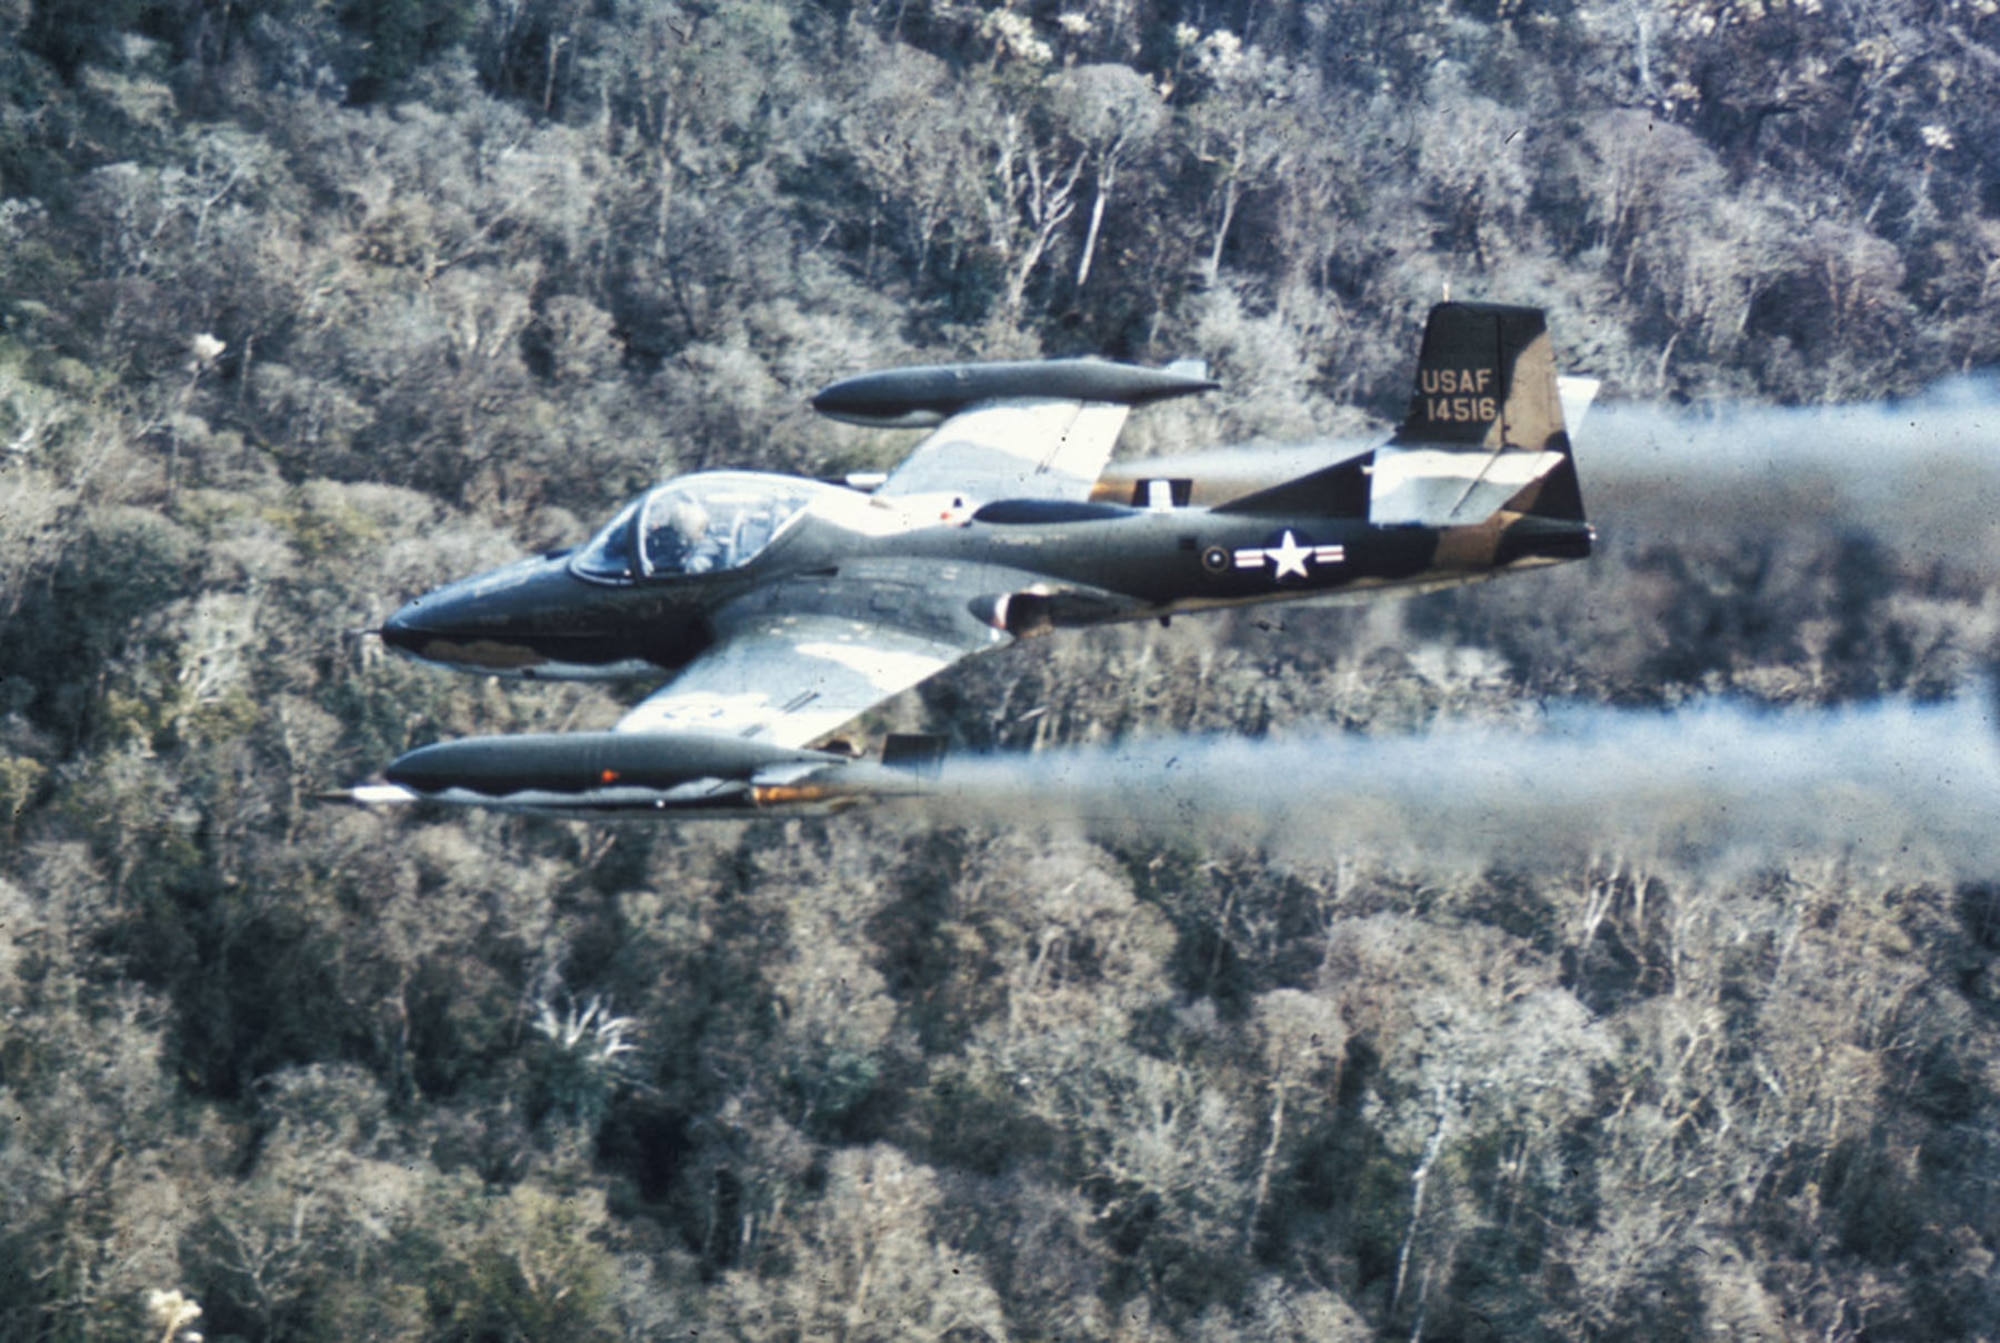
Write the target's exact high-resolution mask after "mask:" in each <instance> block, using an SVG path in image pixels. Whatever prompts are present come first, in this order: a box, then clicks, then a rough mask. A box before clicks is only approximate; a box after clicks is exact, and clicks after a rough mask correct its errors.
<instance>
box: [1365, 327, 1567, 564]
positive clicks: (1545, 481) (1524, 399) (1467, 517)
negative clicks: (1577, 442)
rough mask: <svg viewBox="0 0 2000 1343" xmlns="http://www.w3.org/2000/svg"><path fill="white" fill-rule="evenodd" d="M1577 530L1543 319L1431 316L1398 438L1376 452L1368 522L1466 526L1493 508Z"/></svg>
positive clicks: (1553, 364) (1564, 435)
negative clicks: (1555, 521) (1559, 522)
mask: <svg viewBox="0 0 2000 1343" xmlns="http://www.w3.org/2000/svg"><path fill="white" fill-rule="evenodd" d="M1503 508H1504V509H1507V510H1508V511H1511V512H1517V513H1531V514H1534V515H1536V516H1539V517H1546V518H1554V519H1559V520H1562V521H1567V522H1582V521H1583V495H1582V491H1581V489H1580V488H1579V487H1578V484H1577V479H1576V467H1575V464H1574V463H1573V462H1571V460H1570V452H1569V433H1568V431H1567V430H1566V429H1565V428H1564V425H1563V407H1562V397H1561V395H1560V393H1559V391H1558V389H1557V383H1556V360H1555V350H1554V348H1553V347H1552V346H1551V345H1550V343H1549V333H1548V324H1547V321H1546V319H1545V317H1544V316H1543V313H1542V310H1541V309H1540V308H1515V307H1507V306H1504V305H1501V304H1497V303H1440V304H1438V305H1437V306H1436V307H1434V308H1432V309H1431V314H1430V320H1429V322H1428V323H1426V324H1425V327H1424V343H1423V349H1422V352H1421V353H1420V354H1419V356H1418V359H1417V382H1416V388H1415V391H1414V392H1413V394H1412V395H1411V397H1410V411H1409V414H1408V415H1407V416H1405V417H1404V420H1403V425H1402V428H1400V429H1398V430H1397V431H1396V435H1395V437H1393V438H1391V439H1390V440H1389V442H1388V443H1387V444H1385V445H1384V446H1382V447H1381V448H1378V449H1376V452H1375V463H1374V470H1373V472H1372V477H1371V480H1370V485H1369V501H1368V518H1369V521H1370V522H1373V523H1375V524H1376V525H1377V526H1385V527H1394V526H1425V527H1451V526H1467V525H1471V524H1473V523H1478V522H1482V521H1484V520H1485V519H1486V518H1488V517H1490V516H1492V514H1493V513H1495V512H1496V511H1498V510H1500V509H1503Z"/></svg>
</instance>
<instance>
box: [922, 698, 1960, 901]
mask: <svg viewBox="0 0 2000 1343" xmlns="http://www.w3.org/2000/svg"><path fill="white" fill-rule="evenodd" d="M1994 727H1995V723H1994V712H1993V708H1992V705H1991V704H1990V703H1988V702H1986V701H1981V700H1974V699H1971V698H1962V699H1959V700H1956V701H1953V702H1950V703H1946V704H1939V705H1929V706H1920V705H1914V704H1911V703H1908V702H1904V701H1894V702H1888V703H1881V704H1876V705H1872V706H1867V707H1859V708H1851V709H1842V710H1836V711H1820V712H1810V711H1785V712H1760V711H1755V710H1752V709H1749V708H1746V707H1743V706H1740V705H1735V704H1729V703H1705V704H1701V705H1698V706H1695V707H1690V708H1683V709H1681V710H1678V711H1674V712H1637V711H1630V710H1617V709H1603V708H1584V707H1572V708H1562V709H1557V710H1554V711H1552V712H1549V713H1547V714H1546V715H1544V716H1542V717H1540V718H1538V719H1536V720H1533V721H1532V722H1531V723H1529V724H1527V725H1526V726H1525V727H1524V728H1522V729H1520V730H1503V729H1495V728H1469V727H1466V728H1445V729H1443V730H1438V731H1434V732H1431V733H1428V734H1425V735H1419V736H1409V737H1364V736H1358V735H1350V734H1325V735H1315V736H1299V737H1292V738H1289V739H1265V740H1250V739H1242V738H1209V737H1202V738H1189V737H1177V738H1167V739H1150V740H1143V741H1135V742H1128V743H1123V744H1119V745H1116V746H1106V747H1091V748H1075V749H1064V750H1055V751H1045V752H1041V753H1038V754H1033V755H1022V756H1011V757H1010V756H988V757H979V758H972V759H966V760H956V761H953V762H950V763H949V764H948V765H947V767H946V771H945V774H944V777H943V779H942V781H941V782H942V791H941V793H940V795H939V796H938V797H937V798H936V799H935V800H934V802H933V806H934V807H937V808H941V809H943V810H945V811H947V812H953V813H956V812H959V811H961V810H962V809H963V810H969V811H972V812H975V813H976V814H979V815H982V816H985V817H987V818H988V819H991V818H992V817H994V816H996V815H999V816H1011V817H1018V818H1019V819H1023V820H1039V821H1052V820H1059V819H1062V818H1068V817H1075V818H1082V819H1084V820H1086V821H1088V822H1091V823H1093V824H1095V825H1099V826H1108V827H1111V828H1114V829H1115V828H1117V827H1120V826H1124V827H1130V828H1134V829H1137V830H1139V831H1142V832H1146V833H1150V834H1154V835H1162V834H1176V833H1177V834H1183V835H1187V836H1189V837H1198V838H1201V839H1203V840H1204V841H1206V842H1210V843H1218V842H1220V843H1255V844H1258V845H1261V846H1264V847H1266V848H1269V849H1272V850H1274V851H1278V852H1285V851H1291V852H1295V853H1296V852H1300V851H1313V852H1334V851H1339V850H1341V849H1345V848H1352V847H1355V846H1365V847H1369V848H1372V849H1374V850H1376V851H1379V852H1384V853H1387V854H1391V855H1400V856H1403V857H1406V858H1421V859H1423V860H1425V861H1427V862H1437V861H1448V862H1459V863H1475V864H1476V863H1483V862H1487V861H1496V860H1497V861H1512V862H1524V861H1525V862H1532V863H1534V864H1536V865H1541V864H1543V863H1546V862H1549V861H1554V860H1557V859H1560V858H1566V857H1579V856H1583V855H1584V854H1586V853H1587V852H1588V851H1590V850H1592V849H1594V848H1598V847H1601V846H1603V845H1605V844H1608V843H1623V844H1629V843H1644V844H1649V845H1652V846H1655V847H1656V849H1657V851H1659V852H1660V853H1662V854H1663V855H1673V856H1677V857H1681V858H1684V859H1686V860H1688V861H1690V862H1699V863H1701V864H1702V865H1704V866H1705V867H1708V868H1711V869H1712V868H1713V867H1714V866H1715V865H1716V864H1718V863H1723V864H1731V865H1733V864H1748V865H1753V866H1754V865H1768V864H1782V863H1783V862H1784V861H1786V859H1787V858H1789V857H1792V856H1795V855H1799V854H1808V853H1809V854H1813V855H1817V856H1822V857H1824V856H1829V855H1845V856H1847V857H1850V858H1852V859H1854V860H1856V861H1862V862H1871V863H1879V862H1889V861H1892V860H1907V861H1914V862H1919V863H1929V864H1934V865H1938V866H1942V867H1943V868H1945V869H1947V870H1949V871H1951V872H1953V873H1955V874H1957V875H1960V876H1975V875H1977V876H1992V875H1996V874H2000V826H1996V825H1995V821H1996V819H2000V749H1996V741H1995V735H1994Z"/></svg>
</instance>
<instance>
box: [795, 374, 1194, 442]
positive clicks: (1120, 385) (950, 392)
mask: <svg viewBox="0 0 2000 1343" xmlns="http://www.w3.org/2000/svg"><path fill="white" fill-rule="evenodd" d="M1219 385H1220V384H1218V383H1216V382H1214V381H1212V380H1211V379H1210V378H1209V377H1208V376H1207V374H1206V373H1205V372H1197V371H1195V370H1194V369H1193V368H1191V367H1183V368H1178V369H1158V368H1139V367H1136V366H1134V365H1131V364H1114V363H1109V362H1107V361H1105V360H1101V359H1045V360H1022V361H1015V362H1011V363H991V364H924V365H918V366H914V367H910V368H889V369H882V370H880V371H878V372H874V373H862V374H859V375H857V376H855V377H852V378H843V379H841V380H840V381H839V382H836V383H833V384H831V385H830V386H827V387H825V388H822V389H821V390H820V391H819V392H818V393H817V394H816V395H815V396H814V397H813V399H812V405H813V409H814V410H816V411H818V412H819V413H820V414H822V415H826V416H830V417H832V418H833V419H836V420H843V421H845V422H847V423H849V424H861V425H869V426H872V427H876V428H888V429H924V428H930V427H932V426H934V425H939V424H943V423H944V422H945V421H946V420H947V419H950V418H951V417H952V416H953V415H956V414H957V413H958V412H959V411H961V410H964V409H965V408H966V407H968V406H973V405H977V404H979V403H981V402H986V401H1008V400H1018V399H1023V398H1054V399H1063V400H1077V401H1089V402H1098V403H1104V404H1110V405H1125V406H1141V405H1146V404H1148V403H1149V402H1153V401H1162V400H1165V399H1166V398H1168V397H1174V396H1187V395H1190V394H1192V393H1195V392H1207V391H1212V390H1214V389H1215V388H1216V387H1217V386H1219Z"/></svg>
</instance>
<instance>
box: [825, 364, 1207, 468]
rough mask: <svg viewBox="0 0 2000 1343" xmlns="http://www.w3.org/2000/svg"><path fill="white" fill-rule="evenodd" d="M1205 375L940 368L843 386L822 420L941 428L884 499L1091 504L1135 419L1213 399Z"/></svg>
mask: <svg viewBox="0 0 2000 1343" xmlns="http://www.w3.org/2000/svg"><path fill="white" fill-rule="evenodd" d="M1214 386H1215V384H1214V383H1213V382H1211V381H1209V379H1208V375H1207V372H1206V370H1205V369H1203V368H1202V367H1200V366H1198V365H1194V364H1176V365H1173V366H1171V367H1168V368H1164V369H1154V368H1137V367H1134V366H1132V365H1129V364H1111V363H1105V362H1103V361H1101V360H1096V359H1049V360H1041V361H1029V362H1024V363H1000V364H931V365H925V366H922V367H917V368H891V369H883V370H881V371H879V372H876V373H863V374H861V375H859V376H858V377H852V378H845V379H843V380H841V381H840V382H837V383H834V384H833V385H832V386H830V387H825V388H822V389H821V390H820V391H819V393H818V394H817V395H815V396H814V397H813V408H814V409H816V410H818V411H819V412H820V413H821V414H823V415H831V416H833V417H834V418H835V419H838V420H845V421H847V422H848V423H850V424H866V425H876V426H880V427H883V428H911V429H914V428H933V427H934V428H933V432H932V433H931V435H930V436H929V437H928V438H926V439H925V440H924V441H923V442H921V443H919V444H918V445H917V448H916V451H914V452H912V453H911V454H910V455H909V456H908V457H907V458H905V459H904V461H903V464H902V465H901V466H899V467H897V468H896V469H895V470H894V471H891V472H890V473H889V475H888V478H887V479H886V480H884V481H883V482H882V484H881V486H880V487H879V488H878V489H877V490H876V491H875V492H876V493H877V494H882V495H891V496H894V495H912V494H947V495H956V496H959V497H961V498H962V499H963V500H964V502H965V503H967V504H980V503H991V502H993V501H994V500H996V499H1059V500H1067V501H1072V502H1078V503H1080V502H1082V501H1084V500H1086V499H1088V498H1089V497H1090V487H1091V484H1092V483H1093V482H1094V481H1095V480H1096V479H1097V476H1098V473H1099V472H1101V471H1102V470H1103V469H1104V464H1105V463H1106V462H1107V461H1109V460H1110V459H1111V448H1112V445H1113V444H1115V443H1116V442H1117V441H1118V431H1119V430H1120V429H1121V428H1123V427H1124V425H1125V417H1126V416H1127V415H1128V414H1130V413H1131V410H1132V407H1134V406H1143V405H1149V404H1151V403H1152V402H1154V401H1160V400H1164V399H1165V398H1168V397H1175V396H1186V395H1188V394H1189V393H1192V392H1205V391H1208V390H1209V389H1211V388H1213V387H1214Z"/></svg>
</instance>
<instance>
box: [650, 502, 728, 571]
mask: <svg viewBox="0 0 2000 1343" xmlns="http://www.w3.org/2000/svg"><path fill="white" fill-rule="evenodd" d="M708 530H709V519H708V510H707V509H705V508H703V507H702V506H701V505H700V504H699V503H697V502H695V501H694V500H693V499H691V498H689V497H688V496H687V495H684V494H683V495H680V496H679V497H678V498H676V499H674V501H673V502H672V504H671V505H670V506H669V507H668V508H667V509H666V510H665V511H664V513H663V514H662V516H660V517H659V518H658V519H657V520H656V521H654V522H653V524H652V526H651V528H650V529H649V530H648V531H647V533H646V559H647V562H648V563H649V564H650V565H651V566H652V569H653V572H655V573H683V574H700V573H707V572H708V571H709V570H710V569H712V568H714V567H715V559H716V556H715V547H714V546H713V545H712V544H710V537H709V534H708Z"/></svg>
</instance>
